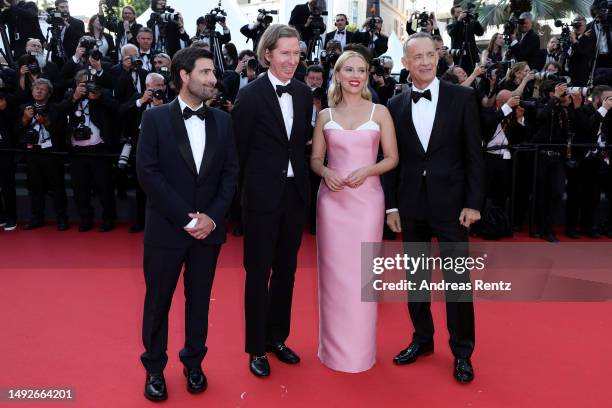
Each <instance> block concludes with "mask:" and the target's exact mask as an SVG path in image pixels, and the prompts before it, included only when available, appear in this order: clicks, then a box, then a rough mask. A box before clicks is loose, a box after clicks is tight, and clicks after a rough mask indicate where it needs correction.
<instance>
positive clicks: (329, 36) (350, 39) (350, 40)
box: [323, 29, 355, 48]
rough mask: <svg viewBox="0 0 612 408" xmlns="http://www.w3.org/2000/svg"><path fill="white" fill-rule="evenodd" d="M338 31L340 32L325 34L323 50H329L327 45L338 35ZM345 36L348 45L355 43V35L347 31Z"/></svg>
mask: <svg viewBox="0 0 612 408" xmlns="http://www.w3.org/2000/svg"><path fill="white" fill-rule="evenodd" d="M336 31H338V30H334V31H330V32H329V33H327V34H325V41H324V42H323V48H327V43H328V42H330V41H331V40H333V39H334V37H335V35H336ZM344 35H345V36H346V44H351V43H353V42H355V33H353V32H351V31H348V30H346V29H345V30H344Z"/></svg>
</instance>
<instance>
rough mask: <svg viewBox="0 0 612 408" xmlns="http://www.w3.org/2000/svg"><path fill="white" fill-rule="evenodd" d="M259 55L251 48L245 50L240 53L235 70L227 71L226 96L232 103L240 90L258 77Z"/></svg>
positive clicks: (224, 78) (225, 78) (224, 79)
mask: <svg viewBox="0 0 612 408" xmlns="http://www.w3.org/2000/svg"><path fill="white" fill-rule="evenodd" d="M258 68H259V64H258V63H257V56H256V55H255V53H254V52H253V51H251V50H243V51H241V52H240V54H238V64H237V65H236V69H235V70H233V71H225V74H224V77H223V87H224V88H225V96H226V98H227V99H228V100H230V101H231V102H232V103H233V102H234V101H235V100H236V95H238V91H239V90H240V89H242V88H244V87H245V86H246V85H248V83H249V82H251V81H253V80H255V78H257V69H258Z"/></svg>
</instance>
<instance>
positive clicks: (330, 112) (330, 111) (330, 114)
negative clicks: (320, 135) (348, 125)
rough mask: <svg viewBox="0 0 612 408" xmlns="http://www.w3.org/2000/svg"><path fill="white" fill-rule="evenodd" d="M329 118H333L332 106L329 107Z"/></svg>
mask: <svg viewBox="0 0 612 408" xmlns="http://www.w3.org/2000/svg"><path fill="white" fill-rule="evenodd" d="M329 120H330V121H332V120H334V117H333V116H332V108H329Z"/></svg>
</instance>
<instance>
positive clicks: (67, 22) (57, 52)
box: [50, 0, 85, 67]
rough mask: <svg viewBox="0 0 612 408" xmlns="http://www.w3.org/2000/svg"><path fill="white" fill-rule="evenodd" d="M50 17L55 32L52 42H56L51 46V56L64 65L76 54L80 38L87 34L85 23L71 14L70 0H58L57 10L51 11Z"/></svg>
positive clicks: (60, 65)
mask: <svg viewBox="0 0 612 408" xmlns="http://www.w3.org/2000/svg"><path fill="white" fill-rule="evenodd" d="M50 17H51V18H50V20H51V22H50V24H51V32H52V33H53V38H52V40H51V43H53V44H54V45H53V46H52V48H51V50H52V51H51V52H52V54H51V55H52V56H51V58H52V60H53V62H55V63H56V64H57V65H58V66H59V67H62V66H63V64H64V62H65V61H66V60H68V59H69V58H70V56H72V55H74V53H75V51H76V48H77V45H78V44H79V40H80V39H81V37H83V36H84V35H85V24H84V23H83V22H82V21H81V20H78V19H76V18H74V17H72V16H70V8H69V6H68V0H56V1H55V10H54V11H52V12H51V16H50Z"/></svg>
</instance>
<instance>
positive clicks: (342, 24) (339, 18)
mask: <svg viewBox="0 0 612 408" xmlns="http://www.w3.org/2000/svg"><path fill="white" fill-rule="evenodd" d="M334 25H335V26H336V29H335V30H334V31H330V32H329V33H327V34H325V41H324V43H323V48H327V43H328V42H330V41H331V40H336V41H338V42H339V43H340V45H341V46H342V49H344V47H345V46H346V44H350V43H352V42H353V41H354V39H353V37H354V36H355V33H352V32H350V31H347V30H346V26H347V25H348V17H347V16H346V14H338V15H336V21H335V22H334Z"/></svg>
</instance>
